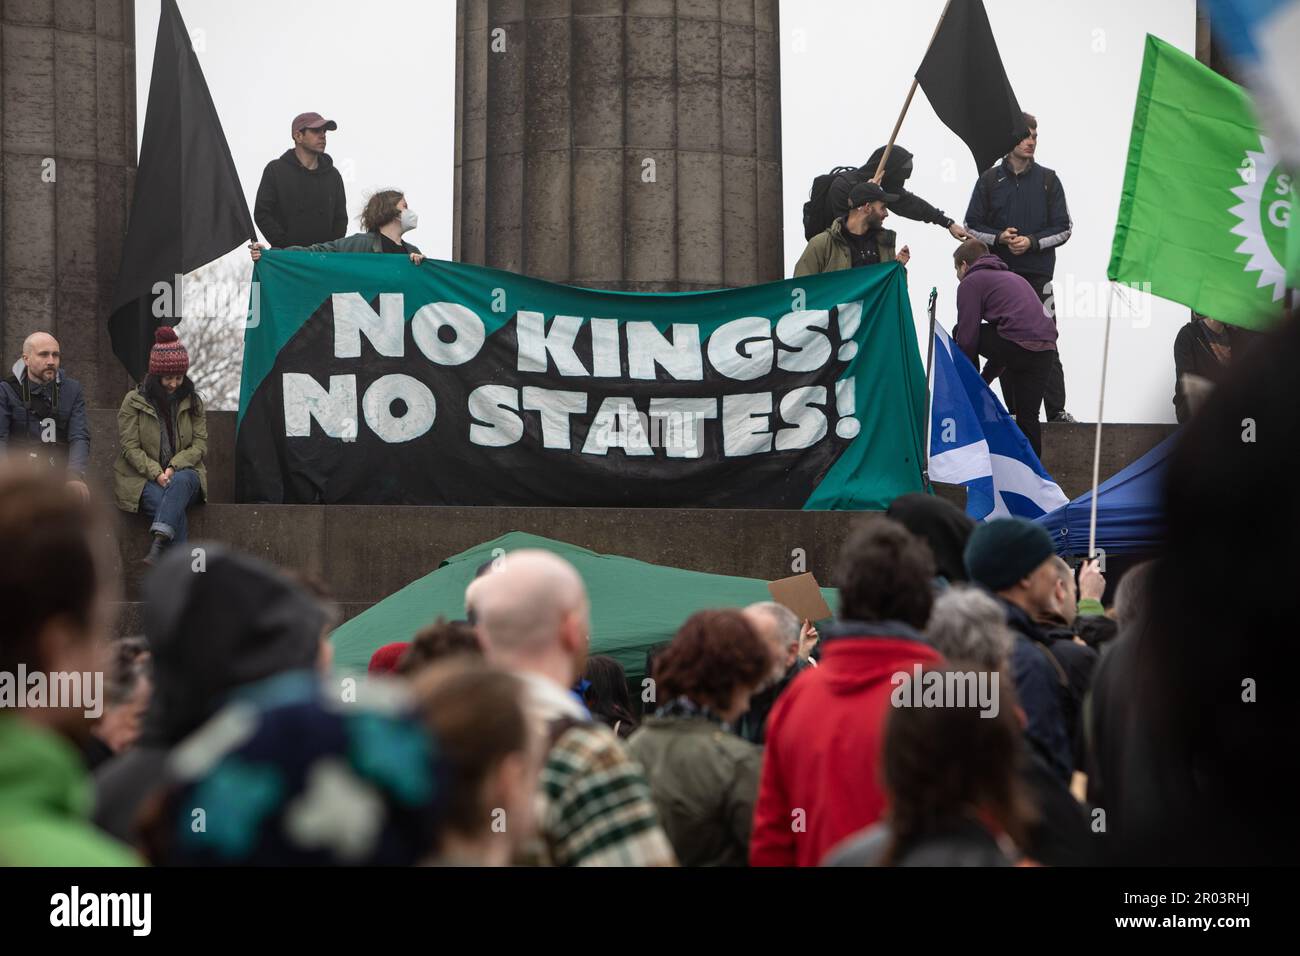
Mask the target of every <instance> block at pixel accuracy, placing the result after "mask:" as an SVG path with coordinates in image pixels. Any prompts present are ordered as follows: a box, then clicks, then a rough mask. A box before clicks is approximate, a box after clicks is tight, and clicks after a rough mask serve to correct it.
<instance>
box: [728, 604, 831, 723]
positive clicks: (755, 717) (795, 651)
mask: <svg viewBox="0 0 1300 956" xmlns="http://www.w3.org/2000/svg"><path fill="white" fill-rule="evenodd" d="M744 615H745V617H746V619H747V620H748V621H749V623H750V625H751V626H752V627H753V628H754V630H756V631H757V632H758V636H759V637H761V638H763V640H765V641H767V643H768V645H769V646H770V647H771V648H772V660H773V661H774V662H775V664H774V666H773V671H772V678H771V680H770V681H769V682H768V684H767V686H766V687H764V688H763V689H761V690H760V691H758V693H756V694H754V696H753V697H751V698H750V699H749V710H748V711H746V712H745V713H744V714H742V715H741V716H740V719H739V720H737V721H736V733H737V734H739V735H740V736H741V737H743V738H745V739H746V740H748V741H750V742H751V743H755V744H761V743H762V742H763V739H764V737H765V735H766V733H767V717H768V714H770V713H771V712H772V707H773V705H774V704H776V699H777V698H778V697H780V696H781V694H782V693H783V692H784V691H785V689H786V688H787V687H789V686H790V683H791V682H792V681H793V680H794V679H795V678H796V677H798V676H799V674H800V673H802V672H803V671H804V669H805V668H808V667H811V666H812V665H811V664H810V663H809V662H808V660H807V659H806V658H805V657H803V656H802V655H801V654H800V653H799V647H800V644H801V642H802V639H803V637H804V634H805V632H806V629H807V628H808V626H809V625H808V623H807V622H803V623H802V624H801V623H800V621H799V618H798V616H797V615H796V614H795V613H794V611H791V610H790V609H789V608H788V607H786V606H785V605H783V604H777V603H776V602H775V601H759V602H758V603H757V604H751V605H749V607H747V608H745V610H744Z"/></svg>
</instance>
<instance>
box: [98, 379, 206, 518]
mask: <svg viewBox="0 0 1300 956" xmlns="http://www.w3.org/2000/svg"><path fill="white" fill-rule="evenodd" d="M187 386H188V388H189V390H190V391H189V394H187V395H185V396H184V397H182V398H181V400H180V403H179V404H178V405H177V407H176V451H175V452H174V453H173V454H172V460H171V466H172V467H173V468H175V469H176V470H177V471H180V469H182V468H193V469H194V470H195V471H197V472H198V473H199V486H200V488H202V490H203V498H204V499H205V500H206V499H207V497H208V469H207V468H206V467H205V466H204V464H203V458H204V456H205V455H206V454H207V453H208V418H207V413H206V412H205V411H204V409H203V400H202V399H200V398H199V396H198V394H197V393H195V392H194V390H193V386H192V385H189V380H188V379H186V383H185V384H184V385H182V386H181V388H186V387H187ZM162 428H163V424H162V422H161V421H159V420H158V413H157V412H156V411H155V410H154V407H153V404H152V403H151V402H150V401H149V399H147V398H145V395H144V386H143V385H137V386H136V387H135V388H133V389H131V391H129V392H127V393H126V397H125V398H123V399H122V407H121V408H119V409H118V410H117V440H118V443H119V444H120V445H121V446H122V453H121V454H120V455H118V456H117V461H115V462H114V463H113V494H114V497H116V498H117V506H118V507H119V508H121V509H122V510H123V511H129V512H131V513H132V514H135V513H136V512H138V511H139V510H140V494H141V492H143V491H144V486H145V484H146V483H147V482H150V481H153V480H154V479H155V478H157V477H158V476H159V475H160V474H162V470H163V469H162V465H160V464H159V463H158V456H159V455H160V454H162Z"/></svg>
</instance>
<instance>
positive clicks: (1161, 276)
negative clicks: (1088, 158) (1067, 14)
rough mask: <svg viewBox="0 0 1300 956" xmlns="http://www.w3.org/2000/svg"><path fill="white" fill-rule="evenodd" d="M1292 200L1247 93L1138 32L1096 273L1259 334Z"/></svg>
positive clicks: (1275, 309)
mask: <svg viewBox="0 0 1300 956" xmlns="http://www.w3.org/2000/svg"><path fill="white" fill-rule="evenodd" d="M1292 204H1293V183H1292V178H1291V176H1290V175H1289V174H1288V172H1287V171H1286V170H1285V169H1284V168H1283V167H1282V165H1281V164H1280V162H1279V158H1278V155H1277V154H1276V152H1275V151H1274V150H1273V148H1272V145H1271V144H1270V143H1269V141H1268V139H1267V137H1266V136H1264V135H1263V133H1262V132H1261V131H1260V126H1259V122H1258V120H1257V119H1256V118H1255V114H1254V111H1253V109H1252V107H1251V100H1250V96H1249V95H1248V94H1247V93H1246V91H1245V90H1243V89H1242V88H1241V87H1239V86H1237V85H1236V84H1235V83H1232V82H1230V81H1229V80H1226V79H1224V78H1223V77H1221V76H1219V75H1218V74H1217V73H1215V72H1214V71H1213V70H1211V69H1210V68H1209V67H1206V66H1204V65H1202V64H1201V63H1198V62H1197V61H1196V60H1195V59H1193V58H1192V57H1190V56H1188V55H1187V54H1186V53H1183V52H1182V51H1181V50H1178V49H1176V48H1175V47H1173V46H1170V45H1169V44H1168V43H1165V42H1164V41H1163V40H1159V39H1157V38H1156V37H1154V36H1151V35H1149V34H1148V36H1147V46H1146V58H1145V60H1144V61H1143V64H1142V79H1141V82H1140V83H1139V85H1138V96H1137V106H1136V108H1135V109H1134V112H1133V134H1132V137H1131V139H1130V141H1129V154H1128V169H1127V172H1126V173H1125V176H1124V192H1123V196H1122V198H1121V200H1120V209H1119V219H1118V221H1117V222H1116V224H1115V242H1114V245H1113V246H1112V249H1111V260H1110V268H1109V269H1108V270H1107V275H1108V276H1109V277H1110V278H1111V279H1112V280H1113V281H1116V282H1135V283H1149V284H1150V291H1151V292H1152V293H1154V294H1155V295H1158V296H1161V297H1162V298H1166V299H1172V300H1174V301H1175V302H1182V303H1184V304H1186V305H1189V306H1191V307H1192V308H1193V309H1195V310H1196V311H1197V312H1201V313H1203V314H1204V315H1208V316H1210V317H1212V318H1215V319H1220V320H1221V321H1224V322H1228V323H1231V324H1232V325H1239V326H1244V327H1246V328H1255V329H1259V328H1266V327H1268V326H1270V325H1271V324H1272V323H1273V322H1275V321H1276V320H1277V318H1278V317H1279V316H1280V315H1281V311H1282V306H1283V300H1284V297H1285V293H1286V269H1285V266H1284V264H1285V263H1286V262H1287V261H1288V256H1287V233H1288V226H1289V224H1290V217H1291V210H1292ZM1293 265H1294V262H1293Z"/></svg>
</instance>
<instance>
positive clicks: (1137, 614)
mask: <svg viewBox="0 0 1300 956" xmlns="http://www.w3.org/2000/svg"><path fill="white" fill-rule="evenodd" d="M1155 565H1156V563H1155V562H1154V561H1143V562H1142V563H1141V564H1136V565H1134V566H1133V567H1131V568H1129V570H1128V574H1126V575H1124V576H1123V577H1122V578H1120V581H1119V586H1118V587H1117V588H1115V620H1116V621H1117V622H1118V624H1119V630H1120V633H1121V634H1127V633H1129V632H1130V631H1132V630H1133V629H1134V628H1138V627H1141V626H1142V622H1143V620H1144V619H1145V618H1146V616H1147V587H1148V585H1149V582H1150V580H1151V571H1152V569H1153V568H1155Z"/></svg>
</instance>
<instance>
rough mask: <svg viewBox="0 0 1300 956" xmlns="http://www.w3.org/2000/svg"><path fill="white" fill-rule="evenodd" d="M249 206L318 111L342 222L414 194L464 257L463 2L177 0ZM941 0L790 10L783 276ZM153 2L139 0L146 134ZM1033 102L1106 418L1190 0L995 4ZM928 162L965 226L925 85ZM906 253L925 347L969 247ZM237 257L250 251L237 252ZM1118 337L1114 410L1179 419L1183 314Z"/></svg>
mask: <svg viewBox="0 0 1300 956" xmlns="http://www.w3.org/2000/svg"><path fill="white" fill-rule="evenodd" d="M179 6H180V10H181V15H182V16H183V17H184V18H185V22H186V25H187V26H188V27H189V29H190V31H191V34H192V35H193V36H194V43H195V48H196V51H197V52H198V56H199V61H200V63H201V64H202V66H203V71H204V75H205V76H206V78H207V82H208V88H209V89H210V90H211V92H212V98H213V101H214V102H215V104H216V107H217V112H218V114H219V115H220V116H221V120H222V123H223V125H224V127H225V131H226V138H227V140H228V141H229V143H230V148H231V152H232V154H233V155H234V159H235V164H236V167H237V169H238V171H239V176H240V180H241V182H242V184H243V187H244V191H245V193H246V194H247V196H248V203H249V208H250V209H251V208H252V204H253V198H254V195H255V194H256V191H257V184H258V182H259V181H260V179H261V174H262V168H263V167H264V166H265V165H266V163H267V162H268V161H269V160H271V159H272V158H274V157H276V156H278V155H280V154H281V153H283V152H284V150H286V149H288V148H289V147H290V146H291V145H292V142H291V139H290V137H289V132H288V130H289V124H290V120H292V118H293V117H294V116H295V115H296V114H298V113H300V112H305V111H307V110H316V111H318V112H320V113H321V114H323V115H324V116H326V117H327V118H330V119H334V120H336V121H337V122H338V124H339V129H338V130H337V131H336V132H333V133H331V134H330V141H329V146H328V147H327V151H328V152H329V154H330V155H331V157H333V159H334V162H335V163H336V164H337V165H338V166H339V167H340V170H341V171H342V172H343V175H344V183H345V186H346V188H347V197H348V212H349V215H350V216H351V217H352V221H351V222H350V223H349V232H352V231H356V229H358V228H359V227H358V226H357V225H356V219H355V217H356V215H357V214H358V213H359V212H360V210H361V206H362V204H363V203H364V201H365V198H366V196H368V195H369V194H370V193H371V192H373V191H374V190H376V189H381V188H385V187H390V186H392V187H397V188H400V189H404V190H406V193H407V198H408V201H409V202H410V204H411V207H412V208H413V209H414V210H416V211H417V212H419V213H420V217H421V218H420V221H421V225H420V228H419V229H418V230H416V231H415V232H414V233H412V235H411V239H412V240H413V241H414V242H415V243H416V244H417V245H419V246H420V248H421V249H422V250H423V251H424V253H425V254H426V255H428V256H430V257H434V258H442V259H449V258H451V222H452V210H451V202H452V163H453V156H454V154H453V148H454V147H453V136H454V127H455V102H454V100H455V66H456V56H455V2H454V0H367V2H366V3H364V4H360V5H358V4H357V3H356V2H355V0H311V2H310V3H308V2H306V0H179ZM943 6H944V2H943V0H911V2H909V3H906V4H898V3H893V2H891V3H886V2H884V0H797V2H790V0H785V2H782V4H781V32H782V41H781V84H782V101H783V117H782V135H783V150H784V205H785V253H786V255H785V258H786V274H787V275H789V274H792V272H793V269H794V263H795V260H796V259H798V257H799V254H800V253H801V252H802V251H803V247H804V239H803V222H802V207H803V203H804V200H805V199H807V196H808V188H809V186H810V185H811V183H812V179H813V177H814V176H815V175H817V174H818V173H820V172H825V171H826V170H828V169H830V168H831V167H832V166H837V165H850V164H854V165H858V164H861V163H863V162H865V161H866V159H867V157H868V155H870V153H871V152H872V150H873V149H875V148H876V147H877V146H880V145H883V144H884V143H885V142H886V141H887V140H888V138H889V133H890V130H891V129H892V128H893V124H894V120H895V119H896V118H897V115H898V110H899V109H900V108H901V107H902V104H903V100H904V98H905V97H906V95H907V90H908V86H909V85H910V83H911V78H912V74H913V73H914V72H915V70H916V68H917V66H919V65H920V62H921V58H922V56H923V55H924V52H925V48H926V44H927V43H928V41H929V39H930V35H931V34H932V32H933V30H934V26H935V23H936V22H937V21H938V17H939V13H940V12H941V10H942V9H943ZM159 7H160V4H159V0H136V58H137V59H136V65H137V91H138V98H139V107H138V115H139V126H140V134H141V135H143V129H144V120H145V107H146V103H147V101H148V94H149V80H150V74H151V72H152V68H153V49H154V39H155V37H156V35H157V29H158V15H159ZM985 7H986V8H987V10H988V13H989V19H990V21H991V22H992V25H993V31H994V34H995V36H996V37H997V40H998V47H999V49H1000V50H1001V53H1002V59H1003V62H1004V64H1005V65H1006V68H1007V74H1008V76H1009V77H1010V79H1011V83H1012V86H1013V88H1014V89H1015V91H1016V95H1017V97H1018V98H1019V100H1020V103H1021V105H1022V106H1023V107H1024V108H1025V109H1027V110H1029V111H1030V112H1031V113H1034V114H1035V115H1036V116H1037V117H1038V120H1039V124H1040V127H1039V135H1040V139H1039V152H1038V156H1039V159H1040V160H1041V161H1042V162H1043V163H1044V164H1045V165H1047V166H1049V167H1051V168H1053V169H1055V170H1057V172H1058V173H1059V174H1060V177H1061V182H1062V185H1063V186H1064V187H1065V191H1066V197H1067V199H1068V201H1069V204H1070V213H1071V215H1072V217H1073V219H1074V237H1073V238H1072V239H1071V240H1070V242H1069V243H1068V244H1067V245H1066V246H1064V247H1063V248H1061V249H1060V250H1058V254H1057V267H1056V282H1057V295H1058V300H1059V301H1058V321H1059V328H1060V334H1061V340H1060V346H1061V355H1062V360H1063V362H1064V364H1065V380H1066V390H1067V393H1068V395H1069V400H1068V402H1067V407H1068V408H1069V410H1070V411H1071V412H1073V413H1074V415H1075V416H1076V417H1077V418H1079V419H1080V420H1081V421H1084V420H1087V421H1095V420H1096V413H1097V398H1098V388H1099V384H1100V378H1101V374H1100V373H1101V357H1102V337H1103V329H1104V324H1105V307H1106V266H1107V263H1108V261H1109V258H1110V244H1111V238H1112V234H1113V232H1114V226H1115V215H1116V212H1117V211H1118V208H1119V194H1120V188H1121V186H1122V183H1123V176H1124V164H1125V160H1126V158H1127V153H1128V138H1129V129H1130V126H1131V124H1132V119H1133V102H1134V98H1135V96H1136V92H1137V81H1138V74H1139V72H1140V69H1141V63H1142V53H1143V44H1144V42H1145V36H1146V34H1147V33H1148V32H1150V33H1154V34H1156V35H1157V36H1160V37H1161V38H1162V39H1164V40H1167V41H1169V42H1170V43H1173V44H1174V45H1175V46H1177V47H1179V48H1180V49H1183V50H1186V51H1188V52H1193V50H1194V38H1195V0H1089V2H1087V3H1079V2H1077V0H1035V2H1027V0H985ZM898 141H899V143H901V144H902V145H904V146H906V147H907V148H908V149H909V150H911V151H912V152H913V153H914V154H916V171H915V173H914V174H913V176H912V178H911V180H910V181H909V182H908V186H909V187H910V188H911V189H912V191H914V192H916V193H917V194H919V195H920V196H922V197H923V198H925V199H927V200H929V201H930V202H931V203H933V204H934V205H936V206H938V207H939V208H941V209H943V210H945V211H946V212H947V213H948V214H949V215H950V216H952V217H954V218H955V219H957V220H958V221H960V220H961V219H963V218H964V214H965V211H966V204H967V202H968V201H969V199H970V194H971V190H972V188H973V186H974V183H975V179H976V176H977V170H976V168H975V162H974V160H973V159H972V158H971V155H970V151H969V150H967V149H966V147H965V144H963V143H962V142H961V141H960V140H959V139H958V138H957V137H956V136H955V135H954V134H952V133H951V132H950V131H949V130H948V129H947V128H946V127H945V126H944V125H943V124H942V123H941V122H939V119H938V118H937V117H936V116H935V114H934V111H933V110H932V109H931V108H930V104H929V102H928V101H927V100H926V99H925V94H924V93H923V92H921V91H919V90H918V92H917V95H916V98H915V99H914V100H913V103H912V109H911V111H910V112H909V114H908V117H907V119H906V121H905V122H904V124H903V129H902V132H901V133H900V134H899V139H898ZM889 226H890V227H891V228H894V229H897V230H898V232H899V241H900V244H904V243H905V244H907V245H908V246H910V247H911V250H912V263H911V266H910V267H909V270H908V272H909V285H910V288H911V292H912V296H911V299H912V311H913V313H914V316H915V319H916V324H917V331H918V337H919V339H920V345H921V348H922V351H923V352H924V348H925V333H926V316H925V307H926V301H927V298H928V295H929V291H930V288H931V287H932V286H937V288H938V290H939V320H940V322H942V323H943V324H944V325H945V327H948V328H951V326H952V324H953V323H954V321H955V319H956V313H955V300H956V289H957V280H956V276H955V275H954V273H953V270H952V250H953V248H954V247H955V245H956V243H955V242H954V241H953V240H952V239H951V237H950V236H949V235H948V234H947V233H946V232H945V231H944V230H942V229H940V228H939V227H938V226H934V225H927V224H924V223H916V222H912V221H910V220H906V219H902V218H901V217H897V216H895V217H891V219H890V221H889ZM240 255H245V254H244V253H240ZM1128 297H1129V299H1130V300H1131V302H1132V304H1133V312H1132V313H1130V317H1127V318H1122V319H1117V320H1116V321H1115V322H1114V324H1113V326H1112V330H1111V343H1110V369H1109V372H1108V377H1107V395H1106V416H1105V417H1106V420H1107V421H1111V422H1172V421H1173V420H1174V416H1173V405H1172V403H1171V399H1172V397H1173V390H1174V371H1173V369H1174V366H1173V340H1174V336H1175V335H1176V334H1177V331H1178V329H1179V327H1180V326H1181V325H1182V324H1183V323H1184V322H1186V321H1187V317H1188V311H1187V309H1186V308H1185V307H1183V306H1180V305H1176V304H1174V303H1170V302H1165V301H1164V300H1160V299H1155V298H1152V297H1150V296H1143V295H1140V294H1137V293H1132V292H1130V293H1128Z"/></svg>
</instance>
